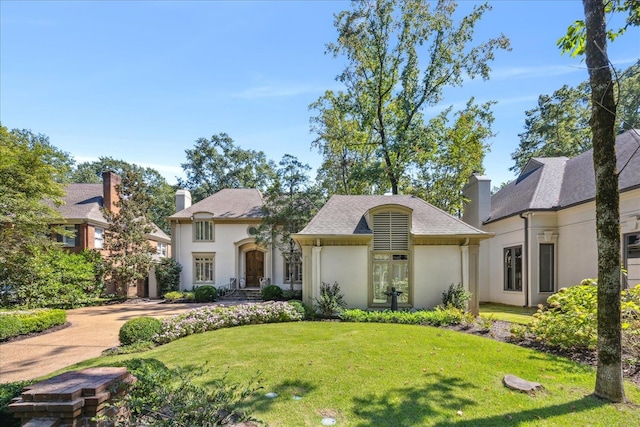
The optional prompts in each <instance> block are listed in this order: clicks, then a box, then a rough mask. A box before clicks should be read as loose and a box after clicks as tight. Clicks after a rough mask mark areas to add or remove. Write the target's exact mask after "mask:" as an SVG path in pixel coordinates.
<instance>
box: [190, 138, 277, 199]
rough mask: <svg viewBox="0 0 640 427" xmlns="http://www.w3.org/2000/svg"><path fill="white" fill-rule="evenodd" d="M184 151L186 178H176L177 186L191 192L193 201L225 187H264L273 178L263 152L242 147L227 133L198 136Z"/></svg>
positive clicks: (271, 167) (271, 169)
mask: <svg viewBox="0 0 640 427" xmlns="http://www.w3.org/2000/svg"><path fill="white" fill-rule="evenodd" d="M185 152H186V154H187V161H186V162H185V163H182V164H181V166H182V169H183V170H184V172H185V174H186V175H187V179H186V180H182V179H179V180H178V185H179V186H180V187H181V188H186V189H189V190H190V191H191V193H192V195H193V200H194V202H198V201H200V200H202V199H204V198H206V197H208V196H210V195H212V194H213V193H215V192H217V191H220V190H222V189H224V188H257V189H259V190H264V189H266V188H268V186H269V184H270V183H271V182H272V180H273V179H274V174H273V170H274V169H275V165H274V164H273V162H271V161H268V160H267V157H266V156H265V154H264V153H263V152H262V151H255V150H244V149H242V148H240V147H238V146H236V145H235V144H234V141H233V139H231V137H230V136H229V135H227V134H226V133H219V134H217V135H213V136H212V137H211V139H206V138H199V139H198V140H197V141H196V145H195V147H194V148H193V149H190V150H185Z"/></svg>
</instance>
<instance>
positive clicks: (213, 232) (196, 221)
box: [193, 218, 216, 242]
mask: <svg viewBox="0 0 640 427" xmlns="http://www.w3.org/2000/svg"><path fill="white" fill-rule="evenodd" d="M199 224H203V228H204V226H208V227H210V229H211V230H210V232H209V233H207V230H203V231H204V234H205V237H207V236H206V234H210V236H209V238H205V239H201V238H199V236H200V233H199V231H200V230H199ZM215 240H216V228H215V224H214V222H213V220H211V219H204V218H202V219H198V218H196V219H194V220H193V241H194V242H214V241H215Z"/></svg>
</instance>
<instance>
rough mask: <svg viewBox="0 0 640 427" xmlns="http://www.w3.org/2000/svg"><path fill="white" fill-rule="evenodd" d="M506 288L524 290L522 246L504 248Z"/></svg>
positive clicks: (508, 289)
mask: <svg viewBox="0 0 640 427" xmlns="http://www.w3.org/2000/svg"><path fill="white" fill-rule="evenodd" d="M503 255H504V290H505V291H522V246H513V247H510V248H504V254H503Z"/></svg>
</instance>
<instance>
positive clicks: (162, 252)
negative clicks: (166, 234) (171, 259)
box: [156, 242, 167, 258]
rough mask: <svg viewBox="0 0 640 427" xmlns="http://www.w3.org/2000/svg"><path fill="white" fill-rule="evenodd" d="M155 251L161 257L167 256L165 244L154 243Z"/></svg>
mask: <svg viewBox="0 0 640 427" xmlns="http://www.w3.org/2000/svg"><path fill="white" fill-rule="evenodd" d="M156 252H157V253H158V255H160V256H161V257H163V258H166V257H167V244H166V243H161V242H158V243H157V245H156Z"/></svg>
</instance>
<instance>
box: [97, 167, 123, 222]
mask: <svg viewBox="0 0 640 427" xmlns="http://www.w3.org/2000/svg"><path fill="white" fill-rule="evenodd" d="M121 182H122V178H120V176H118V175H116V174H115V173H114V172H112V171H106V172H102V197H103V200H104V208H105V209H106V210H108V211H109V212H113V213H118V212H119V211H120V208H119V207H118V206H116V202H117V201H118V200H119V196H118V192H117V191H116V185H120V183H121Z"/></svg>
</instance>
